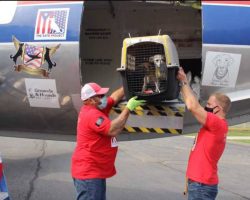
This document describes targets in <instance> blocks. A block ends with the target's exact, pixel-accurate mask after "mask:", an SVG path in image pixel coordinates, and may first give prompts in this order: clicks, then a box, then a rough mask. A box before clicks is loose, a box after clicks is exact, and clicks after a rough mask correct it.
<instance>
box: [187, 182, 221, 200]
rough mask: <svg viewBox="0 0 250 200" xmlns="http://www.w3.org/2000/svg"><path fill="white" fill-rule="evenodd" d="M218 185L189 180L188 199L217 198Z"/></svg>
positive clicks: (213, 199) (203, 199) (205, 199)
mask: <svg viewBox="0 0 250 200" xmlns="http://www.w3.org/2000/svg"><path fill="white" fill-rule="evenodd" d="M217 193H218V185H206V184H203V183H198V182H195V181H190V180H188V200H215V198H216V196H217Z"/></svg>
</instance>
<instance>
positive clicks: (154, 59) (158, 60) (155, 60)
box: [149, 54, 165, 67]
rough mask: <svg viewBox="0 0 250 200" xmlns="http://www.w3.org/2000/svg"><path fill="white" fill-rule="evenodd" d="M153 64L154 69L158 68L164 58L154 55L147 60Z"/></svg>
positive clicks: (163, 61)
mask: <svg viewBox="0 0 250 200" xmlns="http://www.w3.org/2000/svg"><path fill="white" fill-rule="evenodd" d="M149 60H150V61H151V62H153V63H154V65H155V67H160V66H161V64H163V63H165V57H164V56H163V55H161V54H156V55H154V56H152V57H150V58H149Z"/></svg>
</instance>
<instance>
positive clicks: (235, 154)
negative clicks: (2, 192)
mask: <svg viewBox="0 0 250 200" xmlns="http://www.w3.org/2000/svg"><path fill="white" fill-rule="evenodd" d="M58 140H60V138H58ZM192 143H193V138H190V137H186V136H175V137H166V138H158V139H148V140H136V141H127V142H125V141H123V142H119V151H118V155H117V160H116V167H117V172H118V173H117V175H116V176H114V177H112V178H110V179H108V180H107V200H182V199H187V198H186V197H184V196H183V194H182V192H183V189H184V179H185V177H184V175H185V169H186V164H187V160H188V155H189V150H190V148H191V145H192ZM74 146H75V142H74V141H55V140H42V139H24V138H16V137H0V152H1V155H2V160H3V164H4V172H5V176H6V179H7V184H8V189H9V195H10V197H11V198H12V200H71V199H72V200H73V199H75V190H74V187H73V182H72V179H71V176H70V159H71V154H72V152H73V149H74ZM249 151H250V145H249V144H240V143H232V142H228V143H227V146H226V149H225V152H224V154H223V156H222V158H221V160H220V162H219V177H220V184H219V194H218V197H217V200H243V199H244V200H245V199H250V190H249V188H250V153H249Z"/></svg>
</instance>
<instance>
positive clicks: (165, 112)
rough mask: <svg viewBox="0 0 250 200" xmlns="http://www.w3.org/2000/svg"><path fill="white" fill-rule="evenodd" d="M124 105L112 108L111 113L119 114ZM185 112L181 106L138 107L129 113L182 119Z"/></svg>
mask: <svg viewBox="0 0 250 200" xmlns="http://www.w3.org/2000/svg"><path fill="white" fill-rule="evenodd" d="M124 106H125V105H121V106H117V107H114V108H113V109H112V110H113V112H115V113H117V114H120V113H121V111H122V110H123V108H124ZM184 112H185V107H183V106H179V107H178V106H164V105H163V106H155V105H147V106H139V107H138V108H137V109H136V110H134V111H131V114H134V115H139V116H143V115H154V116H176V117H183V116H184Z"/></svg>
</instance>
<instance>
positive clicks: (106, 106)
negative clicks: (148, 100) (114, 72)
mask: <svg viewBox="0 0 250 200" xmlns="http://www.w3.org/2000/svg"><path fill="white" fill-rule="evenodd" d="M108 90H109V88H101V87H100V86H99V85H98V84H96V83H87V84H85V85H84V86H83V87H82V89H81V99H82V101H83V106H82V108H81V110H80V113H79V116H78V123H77V143H76V147H75V150H74V153H73V155H72V162H71V174H72V177H73V181H74V185H75V188H76V192H77V200H105V199H106V178H109V177H111V176H113V175H115V173H116V169H115V165H114V162H115V158H116V153H117V148H118V144H117V140H116V138H115V136H117V135H118V134H119V133H120V132H121V131H122V130H123V128H124V125H125V123H126V121H127V119H128V116H129V111H133V110H134V109H135V108H136V107H137V106H140V105H143V103H144V102H145V101H144V100H136V98H135V97H133V98H131V99H130V100H129V101H128V103H127V105H126V107H125V108H124V109H123V111H122V112H121V114H120V115H119V116H118V117H117V118H115V119H114V120H112V121H111V120H110V119H109V117H108V114H109V111H110V110H111V108H112V106H113V105H115V104H116V103H118V102H119V101H120V100H121V99H122V98H123V97H124V90H123V87H121V88H119V89H117V90H116V91H115V92H113V93H112V94H111V96H110V97H106V96H105V95H106V94H107V92H108Z"/></svg>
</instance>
